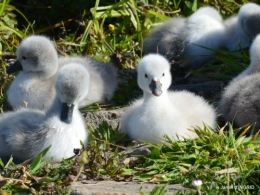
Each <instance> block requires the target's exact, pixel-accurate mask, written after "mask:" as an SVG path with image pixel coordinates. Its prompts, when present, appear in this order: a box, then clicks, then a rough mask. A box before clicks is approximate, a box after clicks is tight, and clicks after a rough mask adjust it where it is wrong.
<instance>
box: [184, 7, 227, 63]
mask: <svg viewBox="0 0 260 195" xmlns="http://www.w3.org/2000/svg"><path fill="white" fill-rule="evenodd" d="M225 32H226V31H225V26H224V25H223V20H222V17H221V15H220V14H219V12H218V11H217V10H216V9H215V8H214V7H211V6H205V7H201V8H199V9H198V10H197V11H196V12H195V13H194V14H192V15H191V16H190V17H189V18H188V19H187V20H186V23H185V27H184V28H183V29H182V30H181V35H180V36H182V38H180V39H182V40H185V42H186V44H185V45H186V46H185V48H184V50H183V53H182V55H181V57H180V59H181V60H184V62H183V63H182V64H181V66H182V67H184V66H190V67H193V68H197V67H200V66H202V65H204V64H206V63H207V62H208V61H210V60H211V59H212V55H213V54H214V53H215V51H213V50H214V49H215V50H216V49H220V48H221V47H223V44H224V36H225ZM212 49H213V50H212Z"/></svg>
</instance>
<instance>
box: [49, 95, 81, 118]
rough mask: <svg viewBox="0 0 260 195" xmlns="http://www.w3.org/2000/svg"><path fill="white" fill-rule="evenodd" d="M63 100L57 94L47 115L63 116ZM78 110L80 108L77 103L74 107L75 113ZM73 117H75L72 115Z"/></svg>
mask: <svg viewBox="0 0 260 195" xmlns="http://www.w3.org/2000/svg"><path fill="white" fill-rule="evenodd" d="M62 104H63V103H62V102H61V101H60V99H59V98H58V97H57V96H56V97H55V99H54V101H53V103H52V106H51V107H50V109H49V110H48V111H47V112H46V115H47V116H49V117H52V116H58V117H60V116H61V111H62ZM76 110H78V105H77V104H76V105H75V106H74V109H73V113H74V114H73V115H75V112H76ZM72 118H73V117H72Z"/></svg>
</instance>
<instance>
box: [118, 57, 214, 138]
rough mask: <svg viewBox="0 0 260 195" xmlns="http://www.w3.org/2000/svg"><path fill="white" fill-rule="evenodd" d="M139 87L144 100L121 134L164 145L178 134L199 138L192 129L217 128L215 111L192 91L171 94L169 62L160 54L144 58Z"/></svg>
mask: <svg viewBox="0 0 260 195" xmlns="http://www.w3.org/2000/svg"><path fill="white" fill-rule="evenodd" d="M137 68H138V69H137V71H138V85H139V87H140V88H141V89H142V90H143V93H144V97H143V98H141V99H139V100H137V101H136V102H134V103H133V104H132V105H131V106H130V107H129V109H128V110H127V111H126V113H125V114H124V115H123V117H122V120H121V127H120V129H121V131H123V132H126V133H127V134H128V135H129V136H130V137H131V138H132V139H136V140H147V141H152V142H161V140H160V138H162V137H163V136H164V135H165V134H167V135H168V136H170V137H171V138H172V139H173V140H177V135H178V136H179V138H180V139H181V140H182V139H183V137H184V138H196V137H197V135H196V133H194V132H192V131H190V130H188V129H191V128H192V127H196V126H199V127H201V128H203V127H204V124H203V123H205V124H207V125H209V126H210V127H212V128H214V127H215V119H216V115H215V111H214V109H213V108H212V107H211V106H210V105H209V104H207V102H206V101H205V100H204V99H203V98H201V97H199V96H196V95H194V94H192V93H190V92H187V91H180V92H168V91H167V89H168V88H169V86H170V84H171V73H170V65H169V62H168V61H167V60H166V59H165V58H164V57H162V56H161V55H158V54H149V55H147V56H145V57H143V59H141V61H140V63H139V65H138V67H137Z"/></svg>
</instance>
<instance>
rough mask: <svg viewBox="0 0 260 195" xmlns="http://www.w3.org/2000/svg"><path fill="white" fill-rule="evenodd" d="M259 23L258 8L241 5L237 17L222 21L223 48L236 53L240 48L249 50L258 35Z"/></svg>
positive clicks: (247, 4)
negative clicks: (223, 30) (224, 34)
mask: <svg viewBox="0 0 260 195" xmlns="http://www.w3.org/2000/svg"><path fill="white" fill-rule="evenodd" d="M259 23H260V6H259V5H257V4H255V3H246V4H244V5H242V7H241V8H240V9H239V12H238V15H237V16H232V17H230V18H228V19H226V20H225V21H224V25H225V27H226V36H225V43H224V45H225V47H227V48H228V49H229V50H230V51H238V50H239V49H240V46H241V47H242V48H249V47H250V45H251V43H252V41H253V40H254V38H255V37H256V36H257V34H259V33H260V26H259ZM239 44H240V45H239Z"/></svg>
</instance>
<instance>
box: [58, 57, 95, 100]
mask: <svg viewBox="0 0 260 195" xmlns="http://www.w3.org/2000/svg"><path fill="white" fill-rule="evenodd" d="M89 81H90V76H89V72H88V70H87V68H86V67H85V66H83V65H82V64H79V63H75V62H71V63H68V64H65V65H64V66H63V67H62V68H61V69H60V70H59V72H58V76H57V80H56V84H55V88H56V91H57V95H58V97H59V98H60V100H61V102H62V103H67V104H68V105H72V104H73V105H75V104H77V103H78V102H80V101H82V100H83V99H84V98H85V97H86V95H87V94H88V92H89Z"/></svg>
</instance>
